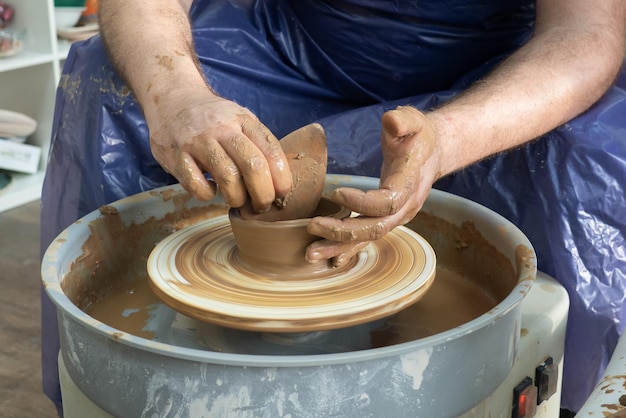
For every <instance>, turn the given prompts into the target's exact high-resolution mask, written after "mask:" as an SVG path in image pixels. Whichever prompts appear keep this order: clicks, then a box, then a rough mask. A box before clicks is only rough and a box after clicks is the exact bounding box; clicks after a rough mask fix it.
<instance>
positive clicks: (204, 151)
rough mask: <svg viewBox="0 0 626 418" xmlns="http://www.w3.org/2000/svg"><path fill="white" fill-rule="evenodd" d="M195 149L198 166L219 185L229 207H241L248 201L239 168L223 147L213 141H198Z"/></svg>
mask: <svg viewBox="0 0 626 418" xmlns="http://www.w3.org/2000/svg"><path fill="white" fill-rule="evenodd" d="M196 143H198V144H201V146H198V147H196V148H194V155H196V158H197V161H198V165H199V166H200V167H201V168H203V169H204V170H205V171H206V172H208V173H209V174H210V175H211V177H212V178H213V181H214V182H215V183H217V185H218V187H219V190H220V192H221V193H222V195H223V197H224V200H225V201H226V203H227V204H228V205H229V206H232V207H235V208H236V207H240V206H241V205H243V204H244V203H245V202H246V200H247V199H248V193H247V191H246V187H245V185H244V182H243V178H242V176H241V173H240V171H239V168H238V167H237V165H236V164H235V162H234V161H233V160H232V159H231V158H230V156H229V155H228V153H227V152H226V151H225V150H224V148H222V146H221V145H220V144H219V143H218V142H216V141H213V140H209V141H196Z"/></svg>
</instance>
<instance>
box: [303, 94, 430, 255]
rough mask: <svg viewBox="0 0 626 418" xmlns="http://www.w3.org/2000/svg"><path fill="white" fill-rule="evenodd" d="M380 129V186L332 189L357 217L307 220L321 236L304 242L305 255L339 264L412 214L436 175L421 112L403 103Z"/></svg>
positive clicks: (385, 118)
mask: <svg viewBox="0 0 626 418" xmlns="http://www.w3.org/2000/svg"><path fill="white" fill-rule="evenodd" d="M382 128H383V129H382V135H381V148H382V152H383V166H382V171H381V178H380V188H379V189H377V190H369V191H365V192H364V191H361V190H357V189H353V188H339V189H336V190H335V191H334V193H333V195H332V200H334V201H335V202H337V203H339V204H341V205H343V206H344V207H346V208H348V209H351V210H352V211H354V212H357V213H359V214H360V216H358V217H355V218H347V219H343V220H339V219H332V218H325V217H317V218H314V219H313V220H311V222H310V223H309V226H308V230H309V232H310V233H312V234H314V235H317V236H321V237H323V238H325V239H323V240H320V241H316V242H314V243H313V244H311V245H310V246H309V248H308V249H307V259H308V260H310V261H317V260H324V259H332V260H333V264H334V265H336V266H338V265H342V264H343V263H345V262H346V261H348V260H349V259H350V258H351V257H352V256H353V255H354V254H356V253H357V252H358V251H359V250H361V249H362V248H363V247H364V246H365V245H367V243H368V242H369V241H372V240H376V239H379V238H381V237H383V236H384V235H385V234H387V233H388V232H389V231H391V230H392V229H393V228H395V227H396V226H398V225H404V224H406V223H407V222H409V221H410V220H411V219H413V218H414V217H415V215H416V214H417V212H418V211H419V210H420V209H421V207H422V205H423V203H424V200H425V199H426V197H427V196H428V193H429V192H430V189H431V186H432V184H433V183H434V181H435V180H437V178H438V177H439V176H440V174H439V172H440V169H439V166H440V155H441V153H440V149H439V146H438V143H437V135H436V130H435V127H434V125H433V124H432V123H431V121H430V120H429V119H428V118H427V117H426V116H425V115H424V114H423V113H421V112H420V111H418V110H417V109H415V108H413V107H408V106H405V107H399V108H397V109H395V110H391V111H388V112H386V113H385V114H384V115H383V117H382Z"/></svg>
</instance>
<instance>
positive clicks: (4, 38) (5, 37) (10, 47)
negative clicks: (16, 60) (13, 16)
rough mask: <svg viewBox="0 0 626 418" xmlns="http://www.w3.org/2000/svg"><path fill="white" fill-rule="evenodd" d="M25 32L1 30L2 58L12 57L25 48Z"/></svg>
mask: <svg viewBox="0 0 626 418" xmlns="http://www.w3.org/2000/svg"><path fill="white" fill-rule="evenodd" d="M25 37H26V36H25V32H23V31H21V32H17V31H10V30H5V29H0V58H3V57H11V56H13V55H15V54H17V53H18V52H20V51H21V50H22V48H24V40H25Z"/></svg>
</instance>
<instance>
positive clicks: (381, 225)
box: [307, 216, 399, 242]
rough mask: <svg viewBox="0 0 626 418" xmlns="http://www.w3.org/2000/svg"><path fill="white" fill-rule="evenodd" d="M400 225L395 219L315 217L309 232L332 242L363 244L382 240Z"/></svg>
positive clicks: (309, 225)
mask: <svg viewBox="0 0 626 418" xmlns="http://www.w3.org/2000/svg"><path fill="white" fill-rule="evenodd" d="M396 225H399V223H395V217H393V216H387V217H364V216H359V217H356V218H345V219H336V218H327V217H321V216H318V217H315V218H313V219H311V221H309V224H308V225H307V231H308V232H309V233H310V234H312V235H316V236H319V237H322V238H326V239H328V240H331V241H341V242H363V241H373V240H377V239H380V238H382V237H383V236H384V235H385V234H387V233H388V232H389V231H391V229H393V228H394V227H395V226H396Z"/></svg>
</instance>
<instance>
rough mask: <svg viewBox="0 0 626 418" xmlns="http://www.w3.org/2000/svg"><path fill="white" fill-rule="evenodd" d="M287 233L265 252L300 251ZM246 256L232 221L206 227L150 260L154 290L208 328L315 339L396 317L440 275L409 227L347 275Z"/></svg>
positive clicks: (172, 239) (270, 241)
mask: <svg viewBox="0 0 626 418" xmlns="http://www.w3.org/2000/svg"><path fill="white" fill-rule="evenodd" d="M251 222H255V221H244V223H245V224H249V223H251ZM287 222H290V221H287ZM276 223H277V222H267V224H268V225H269V226H274V225H275V224H276ZM283 232H285V229H284V228H278V230H277V231H275V232H272V233H265V234H261V235H260V236H261V237H266V238H267V242H264V243H261V245H265V247H262V248H260V249H259V251H260V252H262V250H265V249H266V248H269V249H272V250H280V249H281V248H282V247H285V248H286V247H288V246H290V245H291V246H293V242H294V240H293V239H292V236H291V235H292V234H291V233H288V234H286V236H283V235H282V233H283ZM252 238H253V239H254V237H252ZM281 239H284V240H285V241H284V242H281V241H280V240H281ZM256 241H257V242H258V239H256ZM272 247H273V248H272ZM251 251H254V248H252V249H251ZM239 252H240V248H238V246H237V245H235V239H234V237H233V233H232V230H231V228H230V224H229V220H228V218H227V217H216V218H214V219H209V220H206V221H204V222H200V223H198V224H196V225H193V226H192V227H190V228H187V229H185V230H181V231H179V232H178V233H176V234H172V235H171V236H169V237H167V238H166V239H164V240H163V241H162V242H161V243H160V244H159V245H158V246H157V247H156V248H155V250H154V251H153V252H152V253H151V254H150V257H149V259H148V274H149V277H150V283H151V284H152V285H153V289H154V291H155V292H156V293H157V295H158V296H159V297H160V298H161V299H162V300H163V301H164V302H165V303H166V304H168V305H169V306H171V307H172V308H174V309H175V310H177V311H178V312H181V313H184V314H186V315H189V316H191V317H194V318H196V319H199V320H202V321H206V322H210V323H214V324H219V325H223V326H228V327H232V328H237V329H245V330H252V331H261V330H263V331H280V332H285V331H289V332H305V331H306V332H308V331H313V330H328V329H336V328H343V327H346V326H351V325H355V324H360V323H364V322H368V321H372V320H375V319H379V318H381V317H384V316H388V315H391V314H392V313H394V312H397V311H398V310H400V309H402V308H404V307H406V306H408V305H409V304H411V303H414V302H415V301H416V300H418V299H419V298H420V297H422V296H423V295H424V294H425V292H426V291H427V290H428V288H429V287H430V285H431V284H432V281H433V280H434V273H435V257H434V254H433V250H432V249H431V248H430V246H429V245H428V243H427V242H425V241H424V240H423V238H421V237H420V236H419V235H417V234H416V233H415V232H414V231H412V230H410V229H408V228H403V227H398V228H396V229H394V230H393V231H391V232H390V233H389V234H387V235H386V236H385V237H383V238H381V239H379V240H376V241H374V242H372V243H370V244H369V245H368V246H367V247H366V248H364V249H363V250H362V251H361V252H359V254H358V256H357V257H355V258H354V262H353V263H351V264H347V265H346V266H342V267H341V268H330V267H326V268H323V267H322V268H317V269H316V270H308V269H305V270H303V269H302V268H301V267H300V264H302V263H304V265H305V266H308V267H312V268H315V267H316V265H319V264H320V263H316V264H313V265H312V264H309V263H307V262H306V261H304V257H303V254H300V256H299V257H297V256H296V257H293V255H291V256H290V257H285V258H286V261H287V262H288V263H286V264H279V265H275V264H274V263H273V260H274V259H276V260H280V259H281V257H280V256H281V255H280V254H277V255H276V256H275V257H272V256H271V254H272V251H268V252H267V253H268V254H269V257H268V258H267V259H265V258H262V257H253V258H252V264H248V263H247V262H246V260H245V259H242V258H241V257H240V256H239ZM301 252H302V253H303V252H304V250H303V249H301ZM296 255H297V254H296ZM291 258H295V260H293V261H292V260H291ZM290 263H292V264H290Z"/></svg>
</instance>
